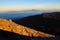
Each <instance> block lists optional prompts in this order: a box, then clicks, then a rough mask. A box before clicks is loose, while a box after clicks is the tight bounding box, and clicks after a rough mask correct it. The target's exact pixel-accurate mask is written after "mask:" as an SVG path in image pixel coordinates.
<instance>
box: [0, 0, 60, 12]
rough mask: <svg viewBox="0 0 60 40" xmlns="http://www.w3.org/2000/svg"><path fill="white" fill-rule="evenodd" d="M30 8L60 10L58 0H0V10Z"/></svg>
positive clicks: (59, 1) (59, 0)
mask: <svg viewBox="0 0 60 40" xmlns="http://www.w3.org/2000/svg"><path fill="white" fill-rule="evenodd" d="M31 9H37V10H60V0H0V12H6V11H21V10H31Z"/></svg>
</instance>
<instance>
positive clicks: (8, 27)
mask: <svg viewBox="0 0 60 40" xmlns="http://www.w3.org/2000/svg"><path fill="white" fill-rule="evenodd" d="M0 30H3V31H8V32H13V33H16V34H19V35H23V36H27V37H48V38H49V37H55V35H51V34H47V33H44V32H40V31H36V30H34V29H31V28H28V27H25V26H22V25H18V24H16V23H14V22H12V21H11V20H6V19H2V18H0ZM2 35H3V34H2ZM3 36H4V35H3ZM0 37H2V36H1V31H0Z"/></svg>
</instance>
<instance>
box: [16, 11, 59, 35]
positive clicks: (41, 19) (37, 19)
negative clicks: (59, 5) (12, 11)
mask: <svg viewBox="0 0 60 40" xmlns="http://www.w3.org/2000/svg"><path fill="white" fill-rule="evenodd" d="M15 22H16V23H17V24H21V25H24V26H26V27H29V28H32V29H35V30H38V31H43V32H47V33H50V34H55V35H60V12H52V13H43V14H40V15H35V16H29V17H25V18H22V19H17V20H15Z"/></svg>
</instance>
